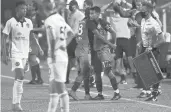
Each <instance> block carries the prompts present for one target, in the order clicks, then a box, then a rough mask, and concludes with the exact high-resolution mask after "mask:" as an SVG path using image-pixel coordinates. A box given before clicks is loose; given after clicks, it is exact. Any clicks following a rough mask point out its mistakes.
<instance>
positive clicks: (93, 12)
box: [90, 6, 101, 20]
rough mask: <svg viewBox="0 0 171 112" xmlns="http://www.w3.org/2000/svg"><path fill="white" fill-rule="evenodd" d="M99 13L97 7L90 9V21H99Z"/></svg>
mask: <svg viewBox="0 0 171 112" xmlns="http://www.w3.org/2000/svg"><path fill="white" fill-rule="evenodd" d="M100 13H101V9H100V7H98V6H94V7H92V8H90V19H92V20H96V19H99V17H100Z"/></svg>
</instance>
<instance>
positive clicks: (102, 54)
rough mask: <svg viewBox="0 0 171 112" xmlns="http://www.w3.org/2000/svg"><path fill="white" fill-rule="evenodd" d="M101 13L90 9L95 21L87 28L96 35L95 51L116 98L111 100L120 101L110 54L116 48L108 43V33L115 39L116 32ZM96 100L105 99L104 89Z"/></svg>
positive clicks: (89, 23) (95, 8) (95, 9)
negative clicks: (111, 49)
mask: <svg viewBox="0 0 171 112" xmlns="http://www.w3.org/2000/svg"><path fill="white" fill-rule="evenodd" d="M100 13H101V10H100V8H99V7H97V6H94V7H92V8H91V9H90V18H91V19H92V20H93V21H88V22H87V27H88V28H89V29H91V31H92V32H93V33H94V50H95V51H96V52H97V55H98V58H99V59H100V61H101V63H102V65H103V67H104V74H105V75H107V76H108V77H109V79H110V82H111V85H112V87H113V89H114V96H113V98H112V99H111V100H118V99H120V98H121V95H120V93H119V89H118V84H117V81H116V78H115V76H114V74H113V71H112V63H113V57H112V54H111V52H110V47H112V48H115V47H116V46H115V45H114V44H112V43H110V42H109V41H107V31H109V32H110V33H111V34H112V37H113V38H115V37H114V35H115V32H114V31H113V29H112V28H111V26H110V24H109V23H107V22H106V21H105V20H103V19H100ZM96 77H101V74H100V75H99V74H96ZM96 85H97V83H96ZM97 86H98V85H97ZM101 86H102V85H101ZM101 88H102V87H101ZM94 99H95V100H103V99H104V97H103V95H102V89H101V90H98V95H97V96H96V97H95V98H94Z"/></svg>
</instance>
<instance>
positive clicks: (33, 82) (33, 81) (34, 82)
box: [28, 80, 37, 84]
mask: <svg viewBox="0 0 171 112" xmlns="http://www.w3.org/2000/svg"><path fill="white" fill-rule="evenodd" d="M28 84H37V82H36V81H35V80H31V81H30V82H29V83H28Z"/></svg>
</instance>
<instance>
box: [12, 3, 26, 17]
mask: <svg viewBox="0 0 171 112" xmlns="http://www.w3.org/2000/svg"><path fill="white" fill-rule="evenodd" d="M15 5H16V13H17V15H18V16H19V17H24V16H26V13H27V5H26V2H25V1H23V0H22V1H17V2H16V4H15Z"/></svg>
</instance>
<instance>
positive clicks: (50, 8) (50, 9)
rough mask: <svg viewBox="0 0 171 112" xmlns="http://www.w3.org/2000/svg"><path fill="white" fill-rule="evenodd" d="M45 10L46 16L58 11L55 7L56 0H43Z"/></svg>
mask: <svg viewBox="0 0 171 112" xmlns="http://www.w3.org/2000/svg"><path fill="white" fill-rule="evenodd" d="M42 6H43V11H44V14H45V15H46V16H49V15H50V14H52V13H54V12H55V11H56V9H55V7H56V6H55V1H54V0H43V2H42Z"/></svg>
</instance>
